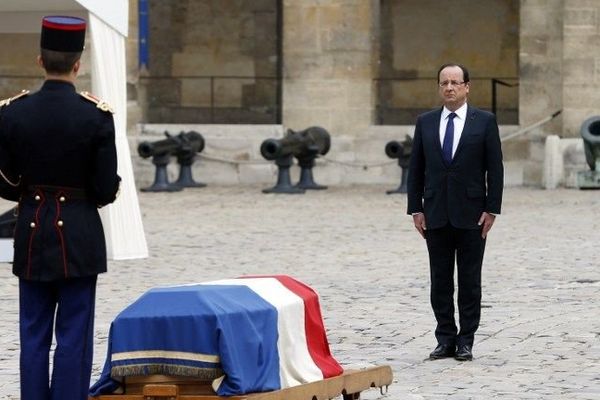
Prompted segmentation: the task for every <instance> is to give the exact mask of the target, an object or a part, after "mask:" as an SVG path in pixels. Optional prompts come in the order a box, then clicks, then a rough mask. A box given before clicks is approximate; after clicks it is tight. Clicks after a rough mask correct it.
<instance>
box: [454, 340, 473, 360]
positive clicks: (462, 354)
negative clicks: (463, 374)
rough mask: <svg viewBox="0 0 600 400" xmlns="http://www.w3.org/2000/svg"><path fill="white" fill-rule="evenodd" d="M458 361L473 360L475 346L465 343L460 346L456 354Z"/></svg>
mask: <svg viewBox="0 0 600 400" xmlns="http://www.w3.org/2000/svg"><path fill="white" fill-rule="evenodd" d="M454 358H455V359H457V360H458V361H472V360H473V346H469V345H468V344H463V345H459V346H458V351H457V352H456V355H455V356H454Z"/></svg>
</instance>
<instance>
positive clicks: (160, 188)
mask: <svg viewBox="0 0 600 400" xmlns="http://www.w3.org/2000/svg"><path fill="white" fill-rule="evenodd" d="M165 136H166V139H163V140H157V141H155V142H149V141H144V142H141V143H140V144H139V145H138V154H139V155H140V157H142V158H149V157H152V163H153V164H154V165H155V166H156V171H155V174H154V182H153V183H152V185H151V186H149V187H147V188H143V189H142V191H144V192H175V191H179V190H182V189H183V188H186V187H204V186H206V185H205V184H204V183H199V182H196V181H194V178H193V177H192V164H193V163H194V161H195V159H196V153H200V152H201V151H202V150H204V138H203V137H202V135H201V134H199V133H198V132H194V131H190V132H180V133H179V134H178V135H176V136H173V135H171V134H169V132H165ZM171 156H176V157H177V163H178V164H179V166H180V169H179V177H178V178H177V181H176V182H174V183H169V180H168V177H167V165H168V164H169V161H170V160H171Z"/></svg>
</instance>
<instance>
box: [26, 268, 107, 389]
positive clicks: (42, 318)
mask: <svg viewBox="0 0 600 400" xmlns="http://www.w3.org/2000/svg"><path fill="white" fill-rule="evenodd" d="M96 278H97V277H96V276H92V277H85V278H73V279H66V280H61V281H54V282H38V281H29V280H25V279H20V280H19V324H20V338H21V356H20V363H21V368H20V370H21V399H22V400H87V398H88V392H89V387H90V375H91V370H92V357H93V338H94V307H95V298H96ZM55 318H56V322H55ZM53 327H54V329H55V335H56V348H55V350H54V359H53V371H52V379H51V380H50V379H49V378H50V377H49V357H50V346H51V344H52V331H53Z"/></svg>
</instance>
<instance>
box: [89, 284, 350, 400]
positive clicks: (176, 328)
mask: <svg viewBox="0 0 600 400" xmlns="http://www.w3.org/2000/svg"><path fill="white" fill-rule="evenodd" d="M108 347H109V350H108V355H107V360H106V364H105V366H104V371H103V373H102V376H101V377H100V380H99V381H98V382H97V383H96V384H95V385H94V386H93V387H92V388H91V389H90V394H91V395H92V396H97V395H100V394H111V393H118V392H119V391H120V390H122V389H123V388H122V381H123V377H126V376H132V375H149V374H163V375H180V376H197V377H204V378H205V379H210V380H211V381H212V386H213V389H214V390H215V392H216V393H217V394H218V395H220V396H233V395H241V394H247V393H252V392H264V391H271V390H278V389H284V388H288V387H293V386H297V385H301V384H305V383H310V382H315V381H319V380H322V379H325V378H330V377H334V376H338V375H341V374H342V372H343V370H342V368H341V366H340V365H339V364H338V362H337V361H336V360H335V359H334V358H333V357H332V355H331V352H330V350H329V344H328V341H327V336H326V333H325V328H324V325H323V319H322V316H321V310H320V306H319V299H318V296H317V294H316V292H315V291H314V290H312V289H311V288H310V287H309V286H307V285H305V284H303V283H301V282H299V281H297V280H295V279H293V278H291V277H289V276H285V275H269V276H248V277H241V278H236V279H226V280H219V281H212V282H206V283H200V284H192V285H183V286H173V287H165V288H155V289H151V290H149V291H148V292H146V293H145V294H144V295H142V297H141V298H140V299H138V300H137V301H136V302H134V303H133V304H131V305H130V306H129V307H127V308H126V309H125V310H123V311H122V312H121V313H120V314H119V315H118V316H117V318H116V319H115V320H114V321H113V323H112V324H111V330H110V334H109V343H108Z"/></svg>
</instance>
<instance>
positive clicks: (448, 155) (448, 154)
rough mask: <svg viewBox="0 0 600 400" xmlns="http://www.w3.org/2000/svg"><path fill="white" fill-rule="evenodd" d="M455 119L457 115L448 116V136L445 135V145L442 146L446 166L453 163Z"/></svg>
mask: <svg viewBox="0 0 600 400" xmlns="http://www.w3.org/2000/svg"><path fill="white" fill-rule="evenodd" d="M454 117H456V114H455V113H450V115H448V124H447V125H446V134H445V135H444V143H443V145H442V154H443V155H444V161H446V164H450V163H451V162H452V144H453V143H454Z"/></svg>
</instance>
